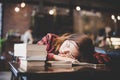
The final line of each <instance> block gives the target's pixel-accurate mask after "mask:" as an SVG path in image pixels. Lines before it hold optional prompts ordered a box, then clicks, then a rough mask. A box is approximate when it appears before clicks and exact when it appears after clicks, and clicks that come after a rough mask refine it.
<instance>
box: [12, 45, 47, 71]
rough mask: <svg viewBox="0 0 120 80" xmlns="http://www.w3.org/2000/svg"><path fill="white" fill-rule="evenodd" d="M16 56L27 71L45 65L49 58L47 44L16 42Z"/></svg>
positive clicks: (21, 66)
mask: <svg viewBox="0 0 120 80" xmlns="http://www.w3.org/2000/svg"><path fill="white" fill-rule="evenodd" d="M14 56H15V57H18V58H19V60H20V68H22V69H24V70H25V71H27V70H30V68H33V67H37V66H39V67H44V66H45V61H46V58H47V51H46V45H37V44H26V43H19V44H14Z"/></svg>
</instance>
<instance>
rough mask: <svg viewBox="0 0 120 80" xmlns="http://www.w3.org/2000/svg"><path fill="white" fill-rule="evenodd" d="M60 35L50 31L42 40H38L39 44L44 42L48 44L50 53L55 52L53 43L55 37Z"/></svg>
mask: <svg viewBox="0 0 120 80" xmlns="http://www.w3.org/2000/svg"><path fill="white" fill-rule="evenodd" d="M57 37H58V35H55V34H52V33H48V34H47V35H46V36H44V37H43V38H42V39H41V40H40V41H38V43H37V44H38V45H41V44H44V45H47V52H48V53H53V52H54V47H53V46H52V45H51V44H52V42H53V40H54V38H57Z"/></svg>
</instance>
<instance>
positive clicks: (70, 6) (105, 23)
mask: <svg viewBox="0 0 120 80" xmlns="http://www.w3.org/2000/svg"><path fill="white" fill-rule="evenodd" d="M30 26H32V28H33V33H32V36H33V39H34V41H33V43H37V41H39V40H40V39H41V38H42V37H43V36H45V35H46V34H47V33H55V34H58V35H59V34H64V33H66V32H68V33H85V34H88V35H89V36H90V37H91V38H92V40H93V42H94V43H95V45H96V46H97V47H105V48H108V47H109V48H114V49H115V48H119V46H120V39H119V37H120V0H0V48H1V49H0V51H1V56H6V57H5V58H7V59H8V60H7V61H9V59H10V58H11V57H10V56H9V55H8V54H9V53H10V51H12V52H13V46H14V44H15V43H22V41H21V40H20V37H21V35H22V34H23V33H24V32H25V31H26V30H27V29H28V28H29V27H30ZM111 39H112V40H113V42H114V41H115V42H117V43H114V44H113V43H111V42H112V40H111ZM116 39H117V40H116ZM106 41H107V43H106ZM4 68H5V67H4Z"/></svg>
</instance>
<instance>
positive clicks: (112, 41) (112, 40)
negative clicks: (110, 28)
mask: <svg viewBox="0 0 120 80" xmlns="http://www.w3.org/2000/svg"><path fill="white" fill-rule="evenodd" d="M106 40H107V42H108V43H109V44H112V45H120V38H115V37H112V38H107V39H106Z"/></svg>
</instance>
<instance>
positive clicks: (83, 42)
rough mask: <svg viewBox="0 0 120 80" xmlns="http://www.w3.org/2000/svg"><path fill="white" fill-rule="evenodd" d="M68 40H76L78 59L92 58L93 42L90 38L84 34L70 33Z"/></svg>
mask: <svg viewBox="0 0 120 80" xmlns="http://www.w3.org/2000/svg"><path fill="white" fill-rule="evenodd" d="M68 40H73V41H75V42H76V44H77V45H78V48H79V53H80V54H79V55H78V60H79V61H85V62H91V61H93V60H91V59H93V53H94V44H93V41H92V39H91V38H90V37H89V36H88V35H86V34H72V35H71V36H70V37H69V38H68Z"/></svg>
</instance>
